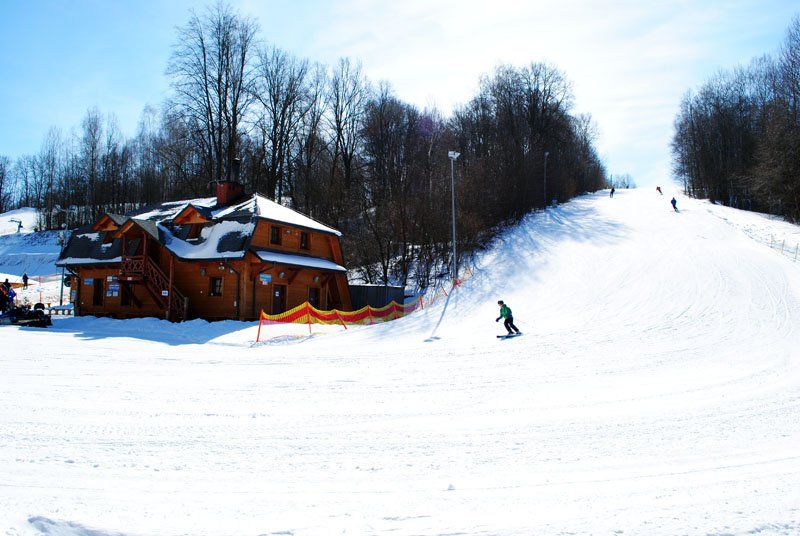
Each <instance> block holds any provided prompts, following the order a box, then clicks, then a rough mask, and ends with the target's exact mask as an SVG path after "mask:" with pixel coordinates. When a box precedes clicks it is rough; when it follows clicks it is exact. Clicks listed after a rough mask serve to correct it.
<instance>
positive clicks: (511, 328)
mask: <svg viewBox="0 0 800 536" xmlns="http://www.w3.org/2000/svg"><path fill="white" fill-rule="evenodd" d="M497 305H499V306H500V316H498V317H497V319H495V322H500V319H501V318H505V321H504V322H503V325H504V326H505V327H506V329H507V330H508V334H509V335H513V334H514V333H515V332H516V333H517V334H519V332H520V331H519V329H517V326H515V325H514V316H513V315H512V314H511V307H509V306H508V305H506V304H505V303H503V300H499V301H498V302H497Z"/></svg>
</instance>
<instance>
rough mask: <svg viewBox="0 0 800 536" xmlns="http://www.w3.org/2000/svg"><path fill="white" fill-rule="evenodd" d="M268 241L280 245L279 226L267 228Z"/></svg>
mask: <svg viewBox="0 0 800 536" xmlns="http://www.w3.org/2000/svg"><path fill="white" fill-rule="evenodd" d="M269 243H270V244H275V245H278V246H280V245H281V228H280V227H275V226H272V227H270V230H269Z"/></svg>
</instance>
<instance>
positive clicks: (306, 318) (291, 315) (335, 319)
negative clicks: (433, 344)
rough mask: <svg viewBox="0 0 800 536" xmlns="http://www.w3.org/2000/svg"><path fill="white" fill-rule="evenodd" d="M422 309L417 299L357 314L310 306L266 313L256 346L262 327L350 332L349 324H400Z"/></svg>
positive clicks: (301, 305) (364, 309) (363, 308)
mask: <svg viewBox="0 0 800 536" xmlns="http://www.w3.org/2000/svg"><path fill="white" fill-rule="evenodd" d="M422 307H423V304H422V298H414V299H413V300H410V301H408V302H406V303H397V302H396V301H394V300H392V302H391V303H389V304H388V305H385V306H383V307H372V306H370V305H367V306H365V307H362V308H361V309H358V310H356V311H339V310H338V309H333V310H331V311H323V310H322V309H317V308H316V307H314V306H313V305H311V304H310V303H308V302H305V303H301V304H300V305H298V306H297V307H294V308H292V309H289V310H288V311H285V312H283V313H278V314H274V315H268V314H267V313H265V312H264V311H263V310H262V311H261V316H260V318H259V321H258V334H257V335H256V342H259V340H260V338H261V326H262V325H263V324H308V329H309V333H310V332H311V324H325V325H332V324H341V325H342V326H344V328H345V329H347V325H348V324H351V325H352V324H356V325H370V324H375V323H378V322H388V321H390V320H396V319H398V318H401V317H403V316H406V315H407V314H410V313H413V312H414V311H416V310H417V309H420V308H422Z"/></svg>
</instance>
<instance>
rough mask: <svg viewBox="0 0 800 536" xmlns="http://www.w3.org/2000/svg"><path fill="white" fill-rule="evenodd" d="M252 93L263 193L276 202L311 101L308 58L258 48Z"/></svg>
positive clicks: (279, 198)
mask: <svg viewBox="0 0 800 536" xmlns="http://www.w3.org/2000/svg"><path fill="white" fill-rule="evenodd" d="M257 73H258V76H257V78H256V81H255V84H254V85H253V87H254V90H255V92H254V97H255V99H256V100H257V101H258V103H259V105H260V106H259V107H258V111H257V115H258V119H257V125H258V129H259V132H260V134H261V137H260V140H261V147H260V149H261V152H260V154H261V155H262V157H263V158H264V167H265V168H266V175H267V176H266V179H267V181H266V182H267V183H266V191H265V192H266V193H267V195H269V196H271V197H275V198H276V199H277V200H278V201H279V202H280V201H281V199H282V198H283V188H284V185H285V179H286V175H287V173H289V171H290V169H289V167H290V163H291V157H292V154H291V148H292V143H293V142H294V141H295V140H296V139H297V138H298V136H299V133H298V130H299V128H300V125H301V123H302V121H303V118H304V116H305V114H306V112H307V111H308V110H309V108H310V107H311V106H312V104H313V103H311V102H309V99H308V98H307V91H308V90H307V88H306V85H305V84H306V76H307V74H308V62H307V61H305V60H302V61H301V60H298V59H296V58H293V57H292V56H290V55H289V54H287V53H286V52H283V51H282V50H280V49H278V48H276V47H270V48H268V49H264V50H261V51H259V63H258V70H257Z"/></svg>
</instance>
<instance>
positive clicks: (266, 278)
mask: <svg viewBox="0 0 800 536" xmlns="http://www.w3.org/2000/svg"><path fill="white" fill-rule="evenodd" d="M258 279H259V281H261V284H262V285H269V284H270V283H272V274H258Z"/></svg>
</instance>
